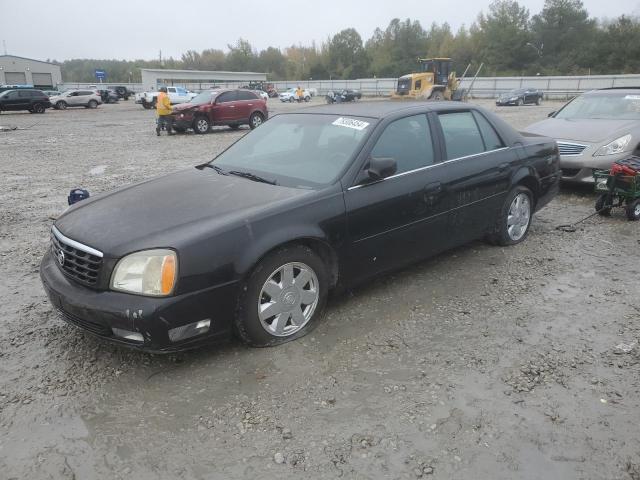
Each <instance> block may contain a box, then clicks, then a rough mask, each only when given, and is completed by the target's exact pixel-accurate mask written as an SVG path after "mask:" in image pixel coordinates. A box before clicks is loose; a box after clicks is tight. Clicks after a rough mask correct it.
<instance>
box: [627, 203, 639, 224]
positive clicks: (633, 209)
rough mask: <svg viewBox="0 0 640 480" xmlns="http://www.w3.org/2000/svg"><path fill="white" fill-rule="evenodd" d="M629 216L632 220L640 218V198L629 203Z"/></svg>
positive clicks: (635, 220)
mask: <svg viewBox="0 0 640 480" xmlns="http://www.w3.org/2000/svg"><path fill="white" fill-rule="evenodd" d="M626 212H627V218H628V219H629V220H631V221H632V222H637V221H638V220H640V198H637V199H635V200H634V201H632V202H629V203H628V204H627V208H626Z"/></svg>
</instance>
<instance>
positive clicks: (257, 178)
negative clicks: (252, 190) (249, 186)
mask: <svg viewBox="0 0 640 480" xmlns="http://www.w3.org/2000/svg"><path fill="white" fill-rule="evenodd" d="M227 173H228V174H229V175H235V176H236V177H242V178H246V179H248V180H253V181H254V182H262V183H268V184H269V185H277V183H276V182H275V180H267V179H266V178H264V177H260V176H259V175H254V174H253V173H249V172H240V171H238V170H230V171H229V172H227Z"/></svg>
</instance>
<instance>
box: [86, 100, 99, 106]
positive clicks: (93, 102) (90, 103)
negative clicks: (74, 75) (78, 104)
mask: <svg viewBox="0 0 640 480" xmlns="http://www.w3.org/2000/svg"><path fill="white" fill-rule="evenodd" d="M87 108H98V102H96V101H95V100H89V103H87Z"/></svg>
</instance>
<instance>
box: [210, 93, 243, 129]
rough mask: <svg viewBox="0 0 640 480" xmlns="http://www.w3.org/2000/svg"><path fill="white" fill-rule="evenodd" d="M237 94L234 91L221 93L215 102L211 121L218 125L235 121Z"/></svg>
mask: <svg viewBox="0 0 640 480" xmlns="http://www.w3.org/2000/svg"><path fill="white" fill-rule="evenodd" d="M237 98H238V93H237V91H236V90H231V91H229V92H222V93H221V94H220V95H218V97H217V98H216V100H215V106H214V108H213V110H212V111H213V114H214V118H213V121H214V122H215V123H216V124H218V123H221V124H224V123H230V122H233V121H235V119H236V117H237V113H236V104H235V103H236V99H237Z"/></svg>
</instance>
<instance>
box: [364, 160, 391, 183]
mask: <svg viewBox="0 0 640 480" xmlns="http://www.w3.org/2000/svg"><path fill="white" fill-rule="evenodd" d="M397 170H398V162H396V159H395V158H391V157H371V158H370V159H369V168H368V169H367V173H368V174H369V178H370V179H372V180H382V179H383V178H387V177H390V176H391V175H393V174H394V173H396V171H397Z"/></svg>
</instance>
